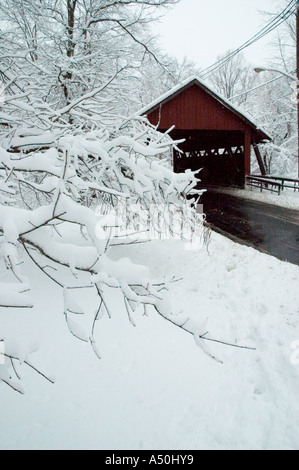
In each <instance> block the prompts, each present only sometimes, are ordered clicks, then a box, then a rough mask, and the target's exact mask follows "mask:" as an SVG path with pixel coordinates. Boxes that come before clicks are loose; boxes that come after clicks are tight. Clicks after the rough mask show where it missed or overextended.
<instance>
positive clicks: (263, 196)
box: [217, 188, 299, 210]
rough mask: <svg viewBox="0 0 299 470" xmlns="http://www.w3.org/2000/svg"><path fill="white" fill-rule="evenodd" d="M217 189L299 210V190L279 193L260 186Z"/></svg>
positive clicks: (233, 194)
mask: <svg viewBox="0 0 299 470" xmlns="http://www.w3.org/2000/svg"><path fill="white" fill-rule="evenodd" d="M217 191H218V192H219V191H221V192H224V193H226V194H231V195H232V196H237V197H241V198H244V199H251V200H254V201H260V202H265V203H268V204H274V205H277V206H281V207H285V208H288V209H298V210H299V192H298V191H294V190H292V189H286V190H284V191H282V192H281V193H280V194H279V195H278V194H277V193H275V192H273V193H272V192H271V191H267V190H265V189H264V190H263V191H260V189H258V188H252V189H249V188H246V189H235V188H217Z"/></svg>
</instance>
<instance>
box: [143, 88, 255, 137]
mask: <svg viewBox="0 0 299 470" xmlns="http://www.w3.org/2000/svg"><path fill="white" fill-rule="evenodd" d="M147 117H148V119H149V121H150V122H151V123H152V124H154V125H157V124H158V123H159V129H164V130H167V129H169V128H170V127H171V126H173V125H175V127H176V129H182V130H195V129H204V130H238V131H245V130H246V129H248V124H247V123H245V122H243V121H242V120H241V119H240V118H239V117H238V116H237V115H235V114H233V113H232V111H231V110H229V109H227V108H226V107H225V106H223V105H222V104H221V103H220V102H219V101H217V100H216V99H215V98H214V97H213V96H211V95H209V94H208V93H207V92H206V91H205V90H203V89H201V88H200V87H199V86H197V85H196V84H194V85H192V86H191V87H189V88H187V89H185V90H183V91H182V92H181V93H179V94H178V95H177V96H175V97H173V99H171V100H170V101H168V102H166V103H164V104H162V106H161V107H160V108H157V109H155V110H154V111H152V112H151V113H149V114H148V115H147Z"/></svg>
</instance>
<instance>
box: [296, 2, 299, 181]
mask: <svg viewBox="0 0 299 470" xmlns="http://www.w3.org/2000/svg"><path fill="white" fill-rule="evenodd" d="M296 69H297V71H296V76H297V120H298V124H297V129H298V148H297V153H298V155H297V157H298V178H299V0H297V9H296Z"/></svg>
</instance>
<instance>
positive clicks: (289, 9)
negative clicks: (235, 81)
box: [200, 0, 298, 78]
mask: <svg viewBox="0 0 299 470" xmlns="http://www.w3.org/2000/svg"><path fill="white" fill-rule="evenodd" d="M297 5H298V2H297V0H292V1H291V2H290V3H289V4H288V5H287V6H286V7H285V8H284V9H283V10H282V12H281V13H279V14H278V15H277V16H276V17H275V18H273V19H272V20H271V21H270V22H269V23H267V25H266V26H264V27H263V28H262V29H261V30H260V31H259V32H258V33H256V34H255V35H254V36H252V38H250V39H249V40H248V41H246V42H245V43H244V44H242V45H241V46H240V47H238V48H237V49H236V50H234V51H232V52H230V53H229V54H228V55H227V56H225V57H222V58H221V59H219V60H218V61H217V62H215V63H214V64H212V65H210V66H209V67H207V68H206V69H204V70H202V71H201V72H200V77H202V78H207V77H208V76H209V75H211V74H212V73H214V72H216V71H218V70H219V69H220V68H222V67H223V66H224V65H225V64H226V63H228V62H229V61H230V60H232V58H233V57H234V56H235V55H236V54H238V53H239V52H241V51H242V50H243V49H245V48H247V47H249V46H251V45H252V44H254V43H255V42H257V41H259V40H260V39H262V38H263V37H264V36H266V35H267V34H269V33H270V32H271V31H273V30H274V29H276V28H277V27H278V26H280V25H281V24H282V23H284V22H285V21H286V20H287V19H288V18H289V17H290V16H291V15H292V14H293V13H295V11H296V8H297Z"/></svg>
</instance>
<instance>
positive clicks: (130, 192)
mask: <svg viewBox="0 0 299 470" xmlns="http://www.w3.org/2000/svg"><path fill="white" fill-rule="evenodd" d="M30 134H31V135H30ZM35 134H36V135H34V131H33V129H31V132H30V130H29V129H27V131H26V130H25V129H21V131H18V130H17V131H16V132H15V137H14V139H12V141H11V144H10V147H8V148H7V149H4V148H0V202H1V205H0V249H1V269H3V268H4V266H5V267H6V269H7V270H9V271H10V272H11V274H12V282H11V283H9V284H8V283H1V284H0V308H1V310H2V309H4V308H5V309H7V308H10V307H14V308H30V307H32V306H33V305H34V298H32V296H31V295H30V279H28V278H27V273H26V268H24V266H25V267H26V264H25V265H24V266H23V264H22V261H23V259H24V258H26V257H27V258H29V259H31V261H32V262H33V263H34V264H35V265H37V266H38V267H39V268H40V270H41V271H42V272H43V273H44V274H45V275H46V276H48V277H49V278H50V279H51V280H52V281H53V282H55V283H56V284H58V285H60V286H61V289H62V290H61V295H63V299H64V315H65V319H66V323H67V326H68V328H69V330H70V332H71V333H72V334H73V335H74V336H76V337H77V338H79V339H80V340H82V341H86V342H90V343H91V345H92V347H93V349H94V350H95V352H96V354H97V355H98V356H100V353H99V352H98V350H97V346H96V340H95V335H94V329H95V321H96V320H97V319H98V318H100V316H101V315H102V314H104V313H106V314H107V315H109V316H110V315H112V313H111V309H110V306H109V302H108V301H107V299H106V297H105V289H106V288H107V287H108V288H113V289H115V288H117V289H118V290H119V291H120V292H121V293H122V296H123V298H124V305H125V308H126V311H127V314H128V317H129V319H131V312H132V311H134V310H135V309H136V308H138V307H143V308H144V309H147V308H148V307H153V308H154V309H156V310H157V311H158V312H159V313H160V314H162V315H163V316H165V317H167V318H168V317H169V316H171V306H169V304H168V301H167V303H166V301H165V299H164V295H163V294H164V292H166V291H167V282H169V280H164V279H163V280H161V279H158V280H156V281H153V280H152V279H151V277H150V273H149V271H148V269H147V268H146V267H143V266H136V265H134V264H133V263H132V262H131V261H130V259H129V258H126V259H120V260H118V261H115V260H113V257H111V256H110V253H111V252H112V251H113V248H114V247H115V246H118V245H119V244H122V245H123V244H130V245H131V244H132V243H135V242H140V241H142V238H141V240H140V239H138V232H139V231H140V230H139V228H138V227H139V225H138V223H139V222H140V217H139V221H138V220H135V222H134V224H135V225H134V224H133V225H132V233H133V231H134V230H133V229H134V227H135V228H136V230H135V232H136V233H134V235H132V236H130V230H129V229H130V222H132V218H133V211H134V208H135V207H136V205H138V207H139V208H141V211H140V214H143V213H144V212H146V211H147V210H150V209H151V208H152V207H155V208H156V209H157V212H158V218H159V217H160V218H161V220H163V223H164V224H165V223H166V224H168V226H169V227H170V226H171V223H172V222H171V220H168V219H167V217H166V216H165V214H166V213H171V211H172V214H173V209H172V208H173V207H175V212H176V215H177V214H179V217H180V219H181V220H184V221H185V222H186V218H187V221H188V227H189V228H190V230H191V233H192V232H194V231H195V230H198V229H201V228H203V216H202V215H199V214H197V213H196V211H195V209H194V202H195V201H197V199H198V197H199V195H200V192H198V191H197V190H196V189H195V186H196V184H197V179H196V176H195V174H194V173H192V172H191V171H190V172H186V173H184V174H175V173H174V172H173V171H172V168H171V160H170V157H171V153H172V148H173V146H174V145H175V143H174V142H173V141H172V140H171V139H170V138H169V137H168V135H167V134H166V135H163V134H160V133H158V132H157V131H156V130H155V129H154V128H153V127H152V126H151V125H150V124H149V123H148V122H146V121H144V120H142V119H141V120H140V119H137V118H136V119H132V120H130V121H128V122H126V123H124V124H123V125H122V126H118V127H116V126H115V127H114V128H113V129H112V131H109V130H108V129H99V128H98V129H95V130H90V131H88V132H86V133H83V132H78V133H77V134H76V133H75V132H64V135H60V132H59V131H58V132H57V131H56V132H53V133H52V134H50V132H47V133H44V134H43V135H42V134H38V133H36V132H35ZM38 137H39V138H40V143H39V145H38V146H37V143H38V142H37V138H38ZM21 149H23V150H21ZM123 206H125V207H126V209H127V210H126V213H125V218H124V220H123V221H122V222H123V223H124V225H125V226H126V228H127V230H126V234H125V236H124V237H122V238H119V235H115V226H116V222H115V220H114V219H113V217H112V216H111V209H117V208H119V207H123ZM109 213H110V215H109ZM140 214H139V216H140ZM156 216H157V213H156ZM176 220H178V219H177V218H176ZM142 227H143V228H144V224H143V225H142ZM169 233H171V227H170V230H169ZM179 235H180V234H179ZM13 278H14V280H13ZM82 288H86V289H94V291H95V292H97V295H98V298H99V308H98V311H97V313H96V315H95V318H94V321H93V323H92V325H90V331H83V330H82V328H81V327H80V326H79V325H78V323H77V321H76V314H77V315H78V314H81V313H83V312H84V305H83V304H82V305H79V304H78V302H77V301H76V299H75V296H74V292H75V291H76V289H82ZM83 297H84V296H83ZM83 303H84V302H83ZM3 339H5V338H3ZM11 360H12V361H13V360H14V356H11ZM1 377H2V380H4V381H5V382H6V383H8V384H10V385H11V386H12V387H13V388H16V386H15V382H14V381H10V379H9V378H8V376H7V373H3V374H2V375H1Z"/></svg>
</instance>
